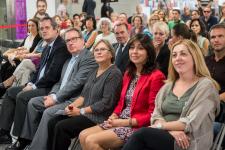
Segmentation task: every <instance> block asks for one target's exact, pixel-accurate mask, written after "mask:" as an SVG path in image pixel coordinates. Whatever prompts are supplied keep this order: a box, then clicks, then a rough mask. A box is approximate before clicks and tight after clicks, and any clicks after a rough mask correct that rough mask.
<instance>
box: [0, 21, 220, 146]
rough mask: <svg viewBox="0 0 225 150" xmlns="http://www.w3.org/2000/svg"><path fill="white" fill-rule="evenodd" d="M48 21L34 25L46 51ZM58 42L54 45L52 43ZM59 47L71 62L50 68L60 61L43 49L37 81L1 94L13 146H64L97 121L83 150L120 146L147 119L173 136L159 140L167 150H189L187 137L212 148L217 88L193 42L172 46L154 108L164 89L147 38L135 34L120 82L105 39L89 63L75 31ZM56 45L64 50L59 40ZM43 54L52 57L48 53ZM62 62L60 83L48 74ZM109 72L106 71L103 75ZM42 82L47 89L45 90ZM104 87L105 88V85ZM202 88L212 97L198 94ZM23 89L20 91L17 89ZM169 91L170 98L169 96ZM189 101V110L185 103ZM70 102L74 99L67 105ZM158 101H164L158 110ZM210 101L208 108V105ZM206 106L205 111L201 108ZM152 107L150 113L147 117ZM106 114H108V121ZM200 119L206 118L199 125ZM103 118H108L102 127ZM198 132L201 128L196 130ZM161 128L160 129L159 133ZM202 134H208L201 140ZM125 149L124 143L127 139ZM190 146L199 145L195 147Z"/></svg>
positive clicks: (84, 140) (84, 139)
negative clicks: (170, 149) (179, 149)
mask: <svg viewBox="0 0 225 150" xmlns="http://www.w3.org/2000/svg"><path fill="white" fill-rule="evenodd" d="M51 23H52V19H51V18H45V19H43V20H42V21H41V22H40V25H41V26H40V29H41V32H43V33H42V36H43V38H44V39H45V41H47V43H49V44H48V47H49V45H51V46H53V47H54V43H55V42H56V40H57V39H56V37H57V31H56V29H55V28H54V27H53V26H51V25H52V24H51ZM46 24H47V25H49V26H50V28H51V30H52V31H54V33H55V37H54V38H53V37H52V38H50V39H47V38H49V37H48V36H47V35H48V30H49V28H48V27H47V25H46ZM52 31H51V32H52ZM49 33H50V31H49ZM57 38H60V37H57ZM58 42H59V41H57V42H56V43H57V44H58ZM65 42H66V44H67V48H68V51H69V52H70V54H72V56H73V57H72V58H69V59H68V60H67V61H66V63H65V64H64V65H63V63H64V62H63V63H62V64H57V65H58V66H53V64H51V63H53V62H54V61H53V60H54V59H55V62H54V63H56V61H59V60H58V59H59V58H61V59H62V57H61V56H59V54H58V55H57V54H55V55H53V53H56V52H58V51H56V50H55V49H53V47H51V48H48V47H47V48H48V49H47V48H46V51H44V53H43V55H42V56H43V58H42V59H41V65H40V66H41V67H40V68H41V69H39V71H38V73H37V76H38V78H37V82H36V83H35V82H33V83H34V84H32V83H29V84H27V86H26V87H14V88H9V89H8V90H7V92H6V95H5V99H4V101H3V109H4V108H5V109H4V111H2V112H1V116H0V117H1V118H2V120H3V121H2V123H1V124H0V125H1V129H2V130H1V133H2V134H4V133H5V135H8V134H9V128H10V127H11V125H10V127H9V124H12V121H14V127H13V135H16V136H18V137H19V139H18V142H20V146H21V147H24V146H25V145H27V144H30V142H31V141H30V140H32V143H31V144H30V147H29V149H67V148H68V146H69V143H70V138H73V137H74V136H78V135H79V133H80V132H81V131H82V130H83V129H86V128H88V127H91V126H94V125H97V124H98V125H97V126H96V127H93V128H90V129H87V130H84V131H82V133H81V134H80V142H81V144H82V147H83V149H94V148H95V147H96V149H97V148H98V149H105V148H114V147H119V146H121V145H123V144H124V143H125V142H126V141H127V140H128V138H129V137H130V136H131V135H132V133H133V132H134V131H136V129H138V128H140V127H143V126H145V127H147V126H149V125H150V122H149V119H150V118H152V120H153V121H152V126H151V127H153V128H159V129H164V130H168V131H174V132H167V134H166V135H167V136H168V135H170V136H168V139H166V140H165V141H167V142H168V141H170V145H171V147H172V145H173V142H174V140H175V141H176V143H177V144H178V146H179V147H182V148H187V147H189V145H190V144H191V143H192V141H193V140H196V138H199V137H200V136H203V135H202V134H203V133H204V136H207V137H210V138H208V139H207V140H206V139H205V138H202V139H201V140H202V142H206V143H207V144H208V145H204V144H203V146H205V147H203V149H207V148H209V147H210V144H212V131H211V130H209V128H210V127H211V126H212V123H213V119H214V118H215V115H216V110H217V109H218V104H219V97H218V93H217V90H216V87H217V89H218V85H217V84H216V82H215V81H214V80H213V79H211V77H210V74H209V72H208V69H207V67H206V65H205V62H204V57H203V55H202V52H201V50H200V49H199V47H198V46H197V45H196V44H195V43H193V42H191V41H189V40H184V41H182V42H180V43H177V44H175V45H173V46H172V48H171V49H172V50H171V59H170V66H169V75H168V83H167V84H166V85H165V88H162V90H161V91H160V92H159V94H158V96H157V98H156V107H155V106H154V101H155V96H156V94H157V92H158V91H159V89H160V88H161V86H162V85H163V80H165V76H164V75H163V73H161V72H160V71H159V70H156V64H155V59H156V55H157V53H156V51H155V49H154V46H153V44H152V42H151V39H150V37H149V36H147V35H143V34H138V35H135V36H134V37H133V38H131V39H130V41H129V42H128V43H129V44H128V53H129V58H130V59H129V63H128V67H127V71H126V72H125V74H124V77H123V84H122V75H121V73H119V71H118V69H116V66H115V65H113V59H114V54H113V53H114V52H113V49H112V48H111V46H110V44H109V43H108V42H107V41H104V40H102V41H101V40H100V41H99V42H97V43H96V45H95V46H94V47H93V54H94V57H95V60H94V59H93V58H91V57H92V55H91V54H90V51H87V50H81V49H83V46H84V41H83V38H82V34H81V33H80V31H79V30H76V29H72V30H68V31H66V32H65ZM60 45H61V46H62V43H60ZM56 48H57V47H56ZM64 51H65V49H64ZM47 53H50V55H49V56H48V54H47ZM64 53H65V52H64ZM55 56H57V57H55ZM52 59H53V60H52ZM51 61H52V62H51ZM64 61H65V60H64ZM95 61H96V62H95ZM96 63H97V64H98V65H97V64H96ZM54 65H55V64H54ZM60 65H61V68H62V69H61V70H62V75H61V78H60V74H50V73H53V70H54V71H58V72H61V70H60V69H59V67H60ZM73 65H76V66H73ZM97 66H98V67H97ZM197 66H199V67H197ZM96 67H97V69H96ZM93 70H95V71H93ZM113 70H114V71H113ZM89 72H90V74H89ZM107 72H108V74H106V73H107ZM55 73H56V72H55ZM47 75H51V76H47ZM56 75H57V76H58V75H59V76H58V78H60V80H59V81H58V82H57V81H55V83H54V81H52V79H55V78H54V77H55V76H56ZM110 75H112V76H110ZM40 76H41V77H40ZM118 76H120V77H118ZM56 78H57V77H56ZM114 78H115V79H114ZM86 80H87V81H86ZM44 81H49V83H52V84H50V85H49V83H48V84H47V85H46V82H44ZM103 81H104V82H103ZM111 82H112V83H111ZM85 83H86V84H85ZM106 83H107V84H108V85H109V86H105V84H106ZM169 83H170V84H169ZM84 84H85V85H84ZM121 84H122V92H121V95H120V94H119V93H120V88H119V87H120V86H121ZM51 85H52V86H53V87H52V88H51V87H50V86H51ZM214 85H215V86H214ZM83 86H84V88H83ZM94 86H96V88H94ZM202 86H203V87H204V88H202ZM106 87H108V88H106ZM168 87H170V88H168ZM82 88H83V90H82ZM31 89H33V90H31ZM163 89H164V90H165V89H166V91H164V90H163ZM206 89H207V90H210V91H211V92H207V94H202V93H204V92H205V91H206ZM21 90H22V92H20V91H21ZM95 90H97V91H95ZM81 91H82V92H81ZM112 91H113V92H112ZM136 92H137V93H136ZM201 92H202V93H201ZM169 93H171V95H170V96H171V98H170V96H169V95H168V94H169ZM92 94H93V95H92ZM95 94H96V95H95ZM160 94H161V96H160ZM165 94H166V95H165ZM45 95H48V96H45ZM119 95H120V96H119ZM36 96H41V97H36ZM105 96H106V97H105ZM167 96H168V97H167ZM33 97H36V98H33ZM74 97H77V98H74ZM119 97H120V98H119ZM167 98H168V99H167ZM201 98H203V99H204V101H203V99H201ZM68 99H70V100H68ZM164 99H165V101H164ZM182 99H183V100H182ZM205 99H207V100H208V101H207V100H205ZM74 100H75V101H74ZM95 100H96V101H95ZM174 100H175V101H174ZM187 100H188V104H189V105H188V107H187V103H185V102H186V101H187ZM15 101H16V105H15ZM72 101H74V102H73V103H72ZM117 101H118V104H117ZM139 101H140V102H139ZM160 101H163V102H165V103H164V108H163V103H162V102H160ZM174 102H176V103H177V104H174ZM208 103H212V104H211V105H210V106H208ZM116 104H117V106H116V108H115V109H114V107H115V105H116ZM200 104H201V105H200ZM10 105H14V107H15V108H11V110H7V107H8V106H10ZM27 105H28V107H27ZM157 105H159V106H157ZM161 105H162V106H161ZM174 105H175V108H176V107H178V108H176V109H178V110H177V112H176V113H175V114H174V112H173V111H174V107H172V106H174ZM202 105H203V107H202ZM170 106H171V107H170ZM10 107H12V106H10ZM154 107H155V110H154ZM183 107H184V108H185V107H187V108H186V112H183V111H184V110H185V109H182V108H183ZM205 107H209V108H208V109H207V110H205V109H204V108H205ZM26 108H27V109H26ZM156 108H157V109H158V110H157V109H156ZM14 109H15V113H14ZM64 109H65V111H64ZM113 109H114V111H113ZM167 109H169V110H167ZM60 110H62V111H60ZM153 110H154V113H153V116H152V117H151V114H152V112H153ZM9 111H11V113H9ZM26 111H27V112H26ZM112 111H113V113H112ZM166 112H167V113H166ZM203 112H204V113H203ZM217 112H218V111H217ZM42 113H43V116H42V117H41V115H42ZM111 113H112V115H111V116H110V117H109V115H110V114H111ZM203 114H205V115H203ZM102 115H103V116H102ZM180 115H181V116H182V115H183V117H181V116H180ZM6 116H7V117H6ZM13 116H14V120H13ZM209 116H210V117H209ZM108 117H109V119H108V120H107V118H108ZM154 117H155V120H154V119H153V118H154ZM160 117H161V118H160ZM199 117H202V118H204V119H203V120H201V119H199ZM9 118H10V119H9ZM179 119H180V120H179ZM104 120H107V121H105V122H104V123H103V121H104ZM39 122H40V123H39ZM192 127H193V128H192ZM199 128H201V130H200V131H199ZM196 129H198V130H196ZM147 130H148V129H147ZM164 130H160V132H161V131H164ZM156 131H157V130H156ZM206 131H207V132H206ZM35 132H36V133H35ZM135 133H136V132H135ZM137 133H138V132H137ZM168 133H170V134H168ZM206 133H207V135H205V134H206ZM158 134H159V133H157V135H158ZM159 135H160V134H159ZM185 135H186V136H185ZM107 137H108V138H107ZM163 137H165V135H163ZM152 138H154V137H152ZM189 138H190V139H189ZM131 139H132V138H131ZM198 140H199V139H198ZM204 140H206V141H204ZM62 141H63V142H62ZM113 141H114V142H113ZM157 141H160V140H159V139H158V140H157ZM128 145H130V144H129V142H128ZM162 145H163V144H162ZM165 145H166V144H165ZM165 145H163V146H165ZM16 146H18V144H13V145H10V146H9V147H8V149H13V148H15V147H16ZM152 146H153V145H152ZM192 146H193V145H192ZM194 146H199V145H198V144H197V145H196V144H195V145H194ZM125 148H126V146H125ZM153 149H158V148H153ZM162 149H163V148H162ZM164 149H165V148H164Z"/></svg>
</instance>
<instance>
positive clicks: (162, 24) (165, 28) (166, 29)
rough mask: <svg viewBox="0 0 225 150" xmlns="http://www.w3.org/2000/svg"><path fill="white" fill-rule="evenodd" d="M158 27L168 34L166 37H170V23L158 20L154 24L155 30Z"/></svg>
mask: <svg viewBox="0 0 225 150" xmlns="http://www.w3.org/2000/svg"><path fill="white" fill-rule="evenodd" d="M157 29H158V30H160V31H162V32H164V33H165V34H166V38H168V36H169V33H170V30H169V27H168V25H167V24H166V23H165V22H163V21H158V22H156V23H154V24H153V31H155V30H157Z"/></svg>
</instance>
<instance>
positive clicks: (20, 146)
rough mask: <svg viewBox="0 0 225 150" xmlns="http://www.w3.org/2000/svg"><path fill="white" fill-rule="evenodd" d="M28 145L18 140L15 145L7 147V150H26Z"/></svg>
mask: <svg viewBox="0 0 225 150" xmlns="http://www.w3.org/2000/svg"><path fill="white" fill-rule="evenodd" d="M27 145H28V144H27V143H25V142H23V141H20V140H17V141H16V142H15V143H13V144H11V145H9V146H8V147H6V149H5V150H24V148H25V147H26V146H27Z"/></svg>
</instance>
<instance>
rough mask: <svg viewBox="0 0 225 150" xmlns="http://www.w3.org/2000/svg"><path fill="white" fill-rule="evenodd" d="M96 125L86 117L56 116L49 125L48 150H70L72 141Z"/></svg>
mask: <svg viewBox="0 0 225 150" xmlns="http://www.w3.org/2000/svg"><path fill="white" fill-rule="evenodd" d="M95 125H96V123H94V122H93V121H91V120H89V119H88V118H87V117H85V116H82V115H80V116H75V117H67V116H56V117H54V118H52V119H51V120H50V121H49V123H48V135H49V136H48V137H49V139H48V150H51V149H52V150H68V147H69V146H70V143H71V139H72V138H74V137H77V136H78V135H79V134H80V132H81V131H82V130H84V129H86V128H89V127H92V126H95Z"/></svg>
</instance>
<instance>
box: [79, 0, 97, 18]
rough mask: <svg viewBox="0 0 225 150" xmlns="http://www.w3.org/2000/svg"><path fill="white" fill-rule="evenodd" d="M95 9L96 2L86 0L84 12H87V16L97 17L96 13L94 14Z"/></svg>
mask: <svg viewBox="0 0 225 150" xmlns="http://www.w3.org/2000/svg"><path fill="white" fill-rule="evenodd" d="M95 7H96V2H95V0H84V3H83V7H82V12H86V13H87V15H91V16H93V17H95V12H94V11H95Z"/></svg>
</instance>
